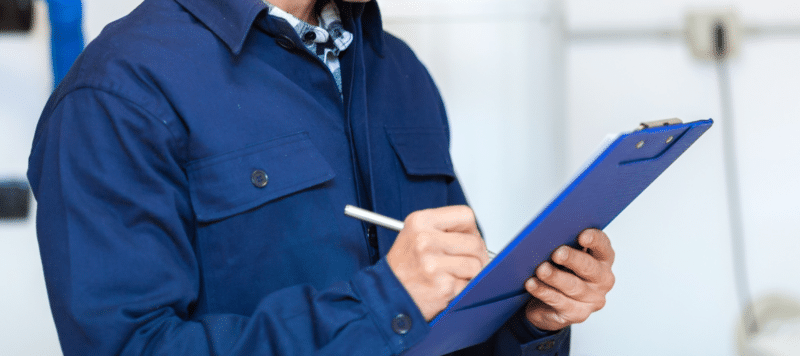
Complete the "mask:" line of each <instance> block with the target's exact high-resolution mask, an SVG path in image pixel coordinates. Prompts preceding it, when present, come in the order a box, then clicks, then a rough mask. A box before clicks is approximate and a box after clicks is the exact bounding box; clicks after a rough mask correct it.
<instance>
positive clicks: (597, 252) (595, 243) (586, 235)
mask: <svg viewBox="0 0 800 356" xmlns="http://www.w3.org/2000/svg"><path fill="white" fill-rule="evenodd" d="M578 243H579V244H580V245H581V246H583V247H585V248H586V249H587V250H588V252H589V254H590V255H592V256H593V257H594V258H596V259H598V260H600V261H603V262H609V263H614V257H615V254H614V249H613V248H612V247H611V239H609V238H608V235H606V234H605V233H604V232H602V231H600V230H597V229H587V230H584V231H583V232H581V234H580V235H579V236H578Z"/></svg>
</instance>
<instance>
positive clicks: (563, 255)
mask: <svg viewBox="0 0 800 356" xmlns="http://www.w3.org/2000/svg"><path fill="white" fill-rule="evenodd" d="M568 253H569V251H567V248H566V247H561V248H559V249H558V251H556V253H555V256H553V259H554V260H557V261H556V262H559V263H561V262H564V261H565V260H566V259H567V254H568Z"/></svg>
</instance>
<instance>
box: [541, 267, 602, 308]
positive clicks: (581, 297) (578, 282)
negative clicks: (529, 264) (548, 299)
mask: <svg viewBox="0 0 800 356" xmlns="http://www.w3.org/2000/svg"><path fill="white" fill-rule="evenodd" d="M536 277H537V278H538V279H539V280H540V281H542V282H544V283H546V284H547V285H549V286H551V287H553V288H554V289H556V290H558V291H559V292H561V293H562V294H564V295H566V296H568V297H570V298H572V299H575V300H578V301H583V302H593V301H594V300H592V299H596V298H593V297H594V295H593V294H592V292H593V289H592V288H591V287H590V286H589V285H588V284H587V283H586V281H584V280H583V279H581V278H579V277H578V276H576V275H574V274H572V273H568V272H564V271H562V270H559V269H558V268H555V266H553V265H551V264H550V263H548V262H545V263H542V265H540V266H539V268H537V269H536Z"/></svg>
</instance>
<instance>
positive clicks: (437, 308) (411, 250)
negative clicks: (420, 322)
mask: <svg viewBox="0 0 800 356" xmlns="http://www.w3.org/2000/svg"><path fill="white" fill-rule="evenodd" d="M386 262H388V263H389V267H391V269H392V272H394V274H395V276H397V278H398V279H399V280H400V283H402V284H403V287H405V289H406V291H408V293H409V294H410V295H411V298H412V299H413V300H414V303H416V304H417V307H418V308H419V309H420V311H421V312H422V315H423V316H424V317H425V320H431V319H433V317H434V316H436V314H438V313H439V312H441V311H442V310H443V309H444V308H445V307H447V303H449V302H450V300H452V299H453V298H454V297H455V296H456V295H458V293H460V292H461V291H462V290H463V289H464V287H466V286H467V284H468V283H469V281H470V279H472V278H473V277H475V276H476V275H477V274H478V272H480V271H481V269H482V268H483V267H484V266H485V265H486V264H487V263H489V256H488V255H487V253H486V245H485V244H484V242H483V239H481V236H480V233H479V232H478V227H477V225H476V224H475V215H474V214H473V212H472V209H470V208H469V207H466V206H448V207H444V208H438V209H429V210H421V211H417V212H414V213H411V214H410V215H409V216H408V217H407V218H406V220H405V227H404V228H403V230H402V231H400V234H399V235H398V236H397V240H395V242H394V245H392V248H391V249H390V250H389V253H388V254H387V255H386Z"/></svg>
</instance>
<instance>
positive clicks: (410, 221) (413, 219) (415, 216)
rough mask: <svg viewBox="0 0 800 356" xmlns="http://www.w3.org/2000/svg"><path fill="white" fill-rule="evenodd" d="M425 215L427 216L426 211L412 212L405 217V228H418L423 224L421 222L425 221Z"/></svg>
mask: <svg viewBox="0 0 800 356" xmlns="http://www.w3.org/2000/svg"><path fill="white" fill-rule="evenodd" d="M426 215H427V211H425V210H418V211H415V212H412V213H411V214H408V216H406V221H405V224H406V226H409V227H412V228H413V227H417V226H420V225H422V224H423V223H422V222H423V221H424V220H425V216H426Z"/></svg>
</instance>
